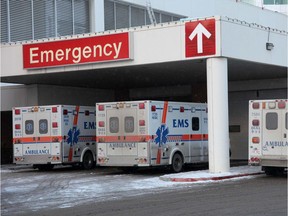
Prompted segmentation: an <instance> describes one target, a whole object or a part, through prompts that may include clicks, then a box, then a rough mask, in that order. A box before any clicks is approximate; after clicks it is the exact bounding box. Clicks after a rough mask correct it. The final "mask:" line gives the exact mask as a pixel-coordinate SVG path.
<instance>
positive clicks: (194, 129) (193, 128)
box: [192, 117, 200, 131]
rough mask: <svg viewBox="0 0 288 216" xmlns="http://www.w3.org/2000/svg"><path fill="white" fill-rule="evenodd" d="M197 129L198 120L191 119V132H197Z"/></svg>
mask: <svg viewBox="0 0 288 216" xmlns="http://www.w3.org/2000/svg"><path fill="white" fill-rule="evenodd" d="M199 128H200V123H199V118H198V117H193V118H192V130H193V131H199Z"/></svg>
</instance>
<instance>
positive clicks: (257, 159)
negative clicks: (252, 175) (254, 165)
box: [250, 157, 260, 162]
mask: <svg viewBox="0 0 288 216" xmlns="http://www.w3.org/2000/svg"><path fill="white" fill-rule="evenodd" d="M250 162H260V159H259V158H258V157H252V158H250Z"/></svg>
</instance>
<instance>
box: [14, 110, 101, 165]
mask: <svg viewBox="0 0 288 216" xmlns="http://www.w3.org/2000/svg"><path fill="white" fill-rule="evenodd" d="M95 130H96V127H95V107H86V106H67V105H51V106H33V107H32V106H31V107H17V108H13V146H14V147H13V149H14V159H13V160H14V163H16V164H31V165H32V164H33V166H34V167H35V168H38V169H39V170H48V169H52V168H53V167H54V165H57V164H81V165H82V166H83V168H84V169H91V168H92V167H93V166H94V165H95V161H96V160H95V159H96V133H95Z"/></svg>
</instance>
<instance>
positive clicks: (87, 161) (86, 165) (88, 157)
mask: <svg viewBox="0 0 288 216" xmlns="http://www.w3.org/2000/svg"><path fill="white" fill-rule="evenodd" d="M82 167H83V169H85V170H89V169H92V168H93V167H94V158H93V155H92V153H91V152H90V151H87V152H86V153H85V154H84V157H83V162H82Z"/></svg>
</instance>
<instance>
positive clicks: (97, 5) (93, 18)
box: [89, 0, 105, 32]
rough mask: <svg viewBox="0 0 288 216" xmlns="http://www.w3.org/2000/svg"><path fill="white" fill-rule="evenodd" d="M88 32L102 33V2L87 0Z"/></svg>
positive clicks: (100, 0)
mask: <svg viewBox="0 0 288 216" xmlns="http://www.w3.org/2000/svg"><path fill="white" fill-rule="evenodd" d="M89 10H90V11H89V13H90V17H89V19H90V32H101V31H104V30H105V28H104V0H89Z"/></svg>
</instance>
